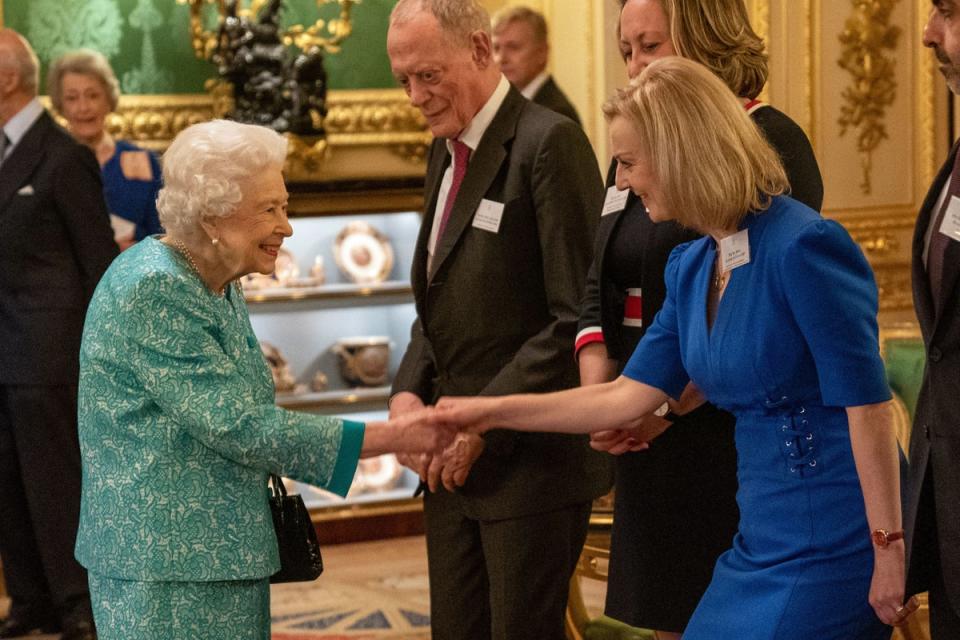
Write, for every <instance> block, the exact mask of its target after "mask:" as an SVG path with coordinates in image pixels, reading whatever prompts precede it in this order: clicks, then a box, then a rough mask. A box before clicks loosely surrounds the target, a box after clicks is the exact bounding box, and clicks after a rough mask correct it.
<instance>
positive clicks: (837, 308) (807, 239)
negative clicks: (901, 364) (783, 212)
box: [780, 219, 890, 407]
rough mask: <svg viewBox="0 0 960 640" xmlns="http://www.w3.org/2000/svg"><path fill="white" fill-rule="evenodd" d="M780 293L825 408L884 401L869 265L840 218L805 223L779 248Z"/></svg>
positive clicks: (884, 380) (884, 382) (886, 392)
mask: <svg viewBox="0 0 960 640" xmlns="http://www.w3.org/2000/svg"><path fill="white" fill-rule="evenodd" d="M780 272H781V274H782V281H783V289H784V294H785V296H786V298H787V302H788V304H789V306H790V310H791V312H792V313H793V316H794V318H795V319H796V321H797V324H798V326H799V327H800V331H801V333H802V334H803V337H804V339H805V340H806V342H807V346H808V347H809V349H810V353H811V354H812V356H813V360H814V363H815V366H816V369H817V377H818V379H819V383H820V394H821V397H822V399H823V404H824V405H827V406H838V407H854V406H859V405H865V404H873V403H877V402H883V401H885V400H889V399H890V388H889V386H888V385H887V377H886V374H885V372H884V367H883V360H882V359H881V358H880V349H879V342H878V329H877V311H878V302H877V298H878V293H877V284H876V282H875V281H874V277H873V270H872V269H871V268H870V265H869V264H868V263H867V259H866V258H865V257H864V255H863V252H861V251H860V247H859V246H857V243H856V242H854V241H853V239H852V238H851V237H850V235H849V234H848V233H847V231H846V229H844V228H843V227H842V226H841V225H840V224H838V223H837V222H834V221H833V220H823V219H820V220H817V221H815V222H811V223H810V224H808V225H806V226H805V227H804V228H803V229H802V230H801V231H800V232H799V233H798V234H797V237H796V238H795V239H794V240H793V241H792V242H791V243H790V244H789V245H788V246H787V247H786V251H784V253H783V257H782V265H781V270H780Z"/></svg>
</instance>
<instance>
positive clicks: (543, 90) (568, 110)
mask: <svg viewBox="0 0 960 640" xmlns="http://www.w3.org/2000/svg"><path fill="white" fill-rule="evenodd" d="M533 102H536V103H537V104H539V105H542V106H544V107H546V108H547V109H550V110H551V111H556V112H557V113H559V114H560V115H564V116H567V117H568V118H570V119H571V120H573V121H574V122H576V123H577V124H581V123H580V116H579V115H578V114H577V110H576V108H575V107H574V106H573V103H572V102H570V100H569V99H568V98H567V96H566V94H565V93H564V92H563V91H561V90H560V87H558V86H557V83H556V82H554V80H553V76H550V77H549V78H547V81H546V82H544V83H543V86H542V87H540V90H539V91H537V93H536V94H534V96H533Z"/></svg>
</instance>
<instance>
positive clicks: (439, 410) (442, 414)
mask: <svg viewBox="0 0 960 640" xmlns="http://www.w3.org/2000/svg"><path fill="white" fill-rule="evenodd" d="M496 402H497V399H496V398H482V397H476V396H474V397H460V396H444V397H443V398H440V400H439V401H438V402H437V404H436V420H437V421H438V422H439V423H442V424H444V425H447V426H450V427H453V428H454V429H457V430H459V431H464V432H467V433H476V434H483V433H485V432H487V431H489V430H490V429H492V428H494V426H495V425H494V423H493V411H494V407H495V405H496Z"/></svg>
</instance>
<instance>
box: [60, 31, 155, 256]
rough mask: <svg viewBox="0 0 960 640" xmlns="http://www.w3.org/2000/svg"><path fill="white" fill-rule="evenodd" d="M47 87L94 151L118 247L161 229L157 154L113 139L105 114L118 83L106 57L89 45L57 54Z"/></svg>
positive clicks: (112, 103)
mask: <svg viewBox="0 0 960 640" xmlns="http://www.w3.org/2000/svg"><path fill="white" fill-rule="evenodd" d="M47 91H48V93H49V94H50V101H51V102H52V103H53V108H54V109H56V110H57V111H58V112H59V113H60V114H61V115H62V116H63V117H64V118H66V120H67V127H68V128H69V130H70V133H71V134H72V135H73V137H74V138H76V140H77V141H78V142H80V143H81V144H84V145H86V146H87V147H89V148H90V150H91V151H93V153H94V154H95V155H96V156H97V161H98V162H99V163H100V169H101V172H102V174H103V195H104V198H105V199H106V201H107V208H108V209H109V211H110V214H111V215H110V221H111V224H112V225H113V230H114V240H115V241H116V242H117V244H118V245H119V246H120V248H121V249H126V248H128V247H129V246H130V245H132V244H133V243H134V242H138V241H140V240H142V239H144V238H145V237H147V236H148V235H152V234H154V233H160V232H161V231H162V229H161V227H160V220H159V218H158V216H157V207H156V201H157V192H158V191H159V190H160V163H159V162H158V161H157V157H156V156H155V155H154V154H153V153H152V152H150V151H148V150H146V149H141V148H140V147H138V146H137V145H135V144H133V143H132V142H127V141H126V140H114V138H113V136H111V135H110V133H109V132H108V131H107V129H106V121H107V116H108V115H110V114H111V113H112V112H114V111H116V110H117V103H118V102H119V101H120V83H119V82H117V76H116V75H115V74H114V73H113V69H112V68H111V67H110V63H109V62H107V59H106V58H105V57H104V56H103V54H101V53H99V52H97V51H92V50H90V49H78V50H76V51H71V52H69V53H66V54H64V55H62V56H60V57H59V58H57V59H56V60H54V62H53V64H51V65H50V71H49V73H47Z"/></svg>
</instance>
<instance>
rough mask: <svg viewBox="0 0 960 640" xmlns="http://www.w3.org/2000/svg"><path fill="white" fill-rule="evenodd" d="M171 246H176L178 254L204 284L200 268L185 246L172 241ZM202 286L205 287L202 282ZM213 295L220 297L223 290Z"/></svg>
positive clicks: (180, 242)
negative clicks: (180, 254) (181, 255)
mask: <svg viewBox="0 0 960 640" xmlns="http://www.w3.org/2000/svg"><path fill="white" fill-rule="evenodd" d="M173 244H174V245H176V247H177V249H178V250H179V251H180V253H182V254H183V256H184V257H185V258H186V259H187V262H189V263H190V266H191V267H193V270H194V272H195V273H196V274H197V276H198V277H199V278H200V280H201V282H204V280H203V276H202V275H201V274H200V267H198V266H197V263H196V261H195V260H194V259H193V254H192V253H190V251H189V250H188V249H187V246H186V245H185V244H183V241H181V240H174V241H173ZM204 286H206V282H204ZM214 293H216V294H217V295H218V296H221V297H222V296H223V295H224V289H220V290H219V291H215V292H214Z"/></svg>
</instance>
